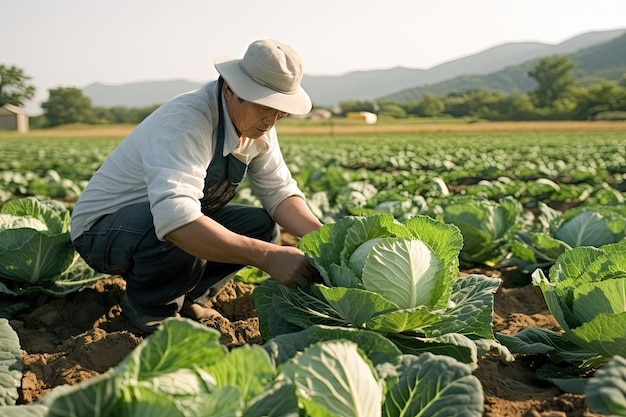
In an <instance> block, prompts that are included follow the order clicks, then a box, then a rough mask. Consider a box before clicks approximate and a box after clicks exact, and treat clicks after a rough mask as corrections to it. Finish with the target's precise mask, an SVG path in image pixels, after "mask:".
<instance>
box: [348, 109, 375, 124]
mask: <svg viewBox="0 0 626 417" xmlns="http://www.w3.org/2000/svg"><path fill="white" fill-rule="evenodd" d="M346 118H347V119H352V120H363V121H364V122H365V123H367V124H368V125H373V124H376V122H377V121H378V116H377V115H376V114H374V113H370V112H368V111H360V112H350V113H348V114H346Z"/></svg>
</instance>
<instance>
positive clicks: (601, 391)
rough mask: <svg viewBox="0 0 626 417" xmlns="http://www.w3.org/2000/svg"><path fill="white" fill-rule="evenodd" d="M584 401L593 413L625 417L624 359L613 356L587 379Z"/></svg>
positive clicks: (625, 368)
mask: <svg viewBox="0 0 626 417" xmlns="http://www.w3.org/2000/svg"><path fill="white" fill-rule="evenodd" d="M585 394H586V397H585V401H586V402H587V404H588V406H589V409H590V410H591V411H593V412H594V413H602V414H606V415H610V416H622V417H626V359H624V358H623V357H622V356H615V357H614V358H613V359H611V360H610V361H609V362H607V363H606V365H604V366H603V367H602V369H599V370H598V371H597V372H596V373H595V374H594V375H593V377H591V378H590V379H589V383H588V384H587V388H586V390H585Z"/></svg>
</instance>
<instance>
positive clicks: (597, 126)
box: [0, 119, 626, 138]
mask: <svg viewBox="0 0 626 417" xmlns="http://www.w3.org/2000/svg"><path fill="white" fill-rule="evenodd" d="M342 120H343V119H342ZM133 128H134V125H112V126H83V125H81V126H68V127H59V128H52V129H33V130H31V131H30V132H29V133H26V134H18V133H16V132H8V131H1V132H0V136H2V137H4V136H7V137H34V138H39V137H44V138H45V137H66V138H71V137H116V136H119V137H124V136H126V135H127V134H128V133H130V131H131V130H132V129H133ZM277 130H278V133H279V134H281V135H361V134H383V133H384V134H411V133H488V132H621V131H623V132H625V133H626V122H623V121H621V122H609V121H594V122H591V121H564V122H560V121H559V122H556V121H548V122H477V123H458V122H457V123H406V124H401V123H379V124H374V125H366V124H363V125H357V124H343V123H341V121H340V123H338V124H334V123H331V122H329V124H327V125H320V124H319V123H316V124H308V123H306V122H302V123H298V124H293V123H290V124H284V125H278V126H277Z"/></svg>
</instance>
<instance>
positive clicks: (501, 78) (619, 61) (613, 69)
mask: <svg viewBox="0 0 626 417" xmlns="http://www.w3.org/2000/svg"><path fill="white" fill-rule="evenodd" d="M560 55H567V56H568V57H569V59H571V60H572V62H574V63H576V64H577V66H576V68H575V69H574V73H575V74H576V76H577V78H578V79H579V80H580V82H581V84H583V85H585V84H590V83H591V82H594V81H599V80H616V81H618V80H620V79H621V78H622V77H623V76H624V74H626V33H625V34H623V35H622V36H620V37H618V38H615V39H613V40H610V41H608V42H606V43H602V44H600V45H594V46H590V47H588V48H584V49H581V50H579V51H578V52H574V53H570V54H560ZM539 59H540V58H535V59H531V60H529V61H526V62H524V63H522V64H519V65H515V66H510V67H507V68H505V69H503V70H500V71H496V72H494V73H491V74H486V75H463V76H460V77H456V78H453V79H450V80H447V81H442V82H440V83H435V84H431V85H425V86H420V87H414V88H409V89H405V90H402V91H400V92H397V93H394V94H388V95H386V96H381V97H379V98H378V99H380V100H390V101H395V102H403V101H411V100H416V99H419V98H420V97H422V96H423V95H424V94H427V93H430V94H434V95H438V96H443V95H446V94H448V93H450V92H453V91H461V90H472V89H485V90H491V91H501V92H504V93H513V92H524V91H529V90H531V89H533V88H535V86H536V83H535V81H534V80H533V79H532V78H530V77H528V75H527V73H528V70H530V69H531V68H532V67H534V66H535V65H536V64H537V63H538V62H539Z"/></svg>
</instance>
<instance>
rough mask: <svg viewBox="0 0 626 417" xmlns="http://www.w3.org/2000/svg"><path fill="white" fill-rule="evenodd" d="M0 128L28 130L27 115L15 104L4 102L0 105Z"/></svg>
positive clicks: (20, 131) (22, 131)
mask: <svg viewBox="0 0 626 417" xmlns="http://www.w3.org/2000/svg"><path fill="white" fill-rule="evenodd" d="M0 130H17V131H18V132H19V133H26V132H28V115H27V114H26V112H25V111H24V110H22V109H20V108H19V107H17V106H14V105H12V104H5V105H4V106H2V107H0Z"/></svg>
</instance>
